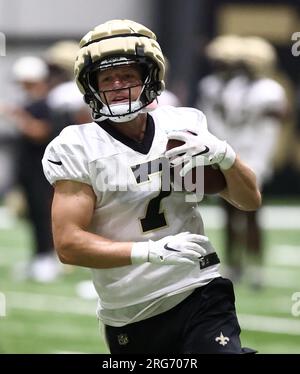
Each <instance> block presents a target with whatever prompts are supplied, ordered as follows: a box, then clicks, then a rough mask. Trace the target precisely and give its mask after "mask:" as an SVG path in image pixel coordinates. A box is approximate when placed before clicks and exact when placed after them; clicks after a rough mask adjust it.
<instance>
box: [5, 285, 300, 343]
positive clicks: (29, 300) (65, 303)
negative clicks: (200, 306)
mask: <svg viewBox="0 0 300 374" xmlns="http://www.w3.org/2000/svg"><path fill="white" fill-rule="evenodd" d="M6 297H7V309H8V317H9V309H22V310H32V311H39V312H56V313H64V314H68V313H70V314H78V315H85V316H95V303H94V302H93V303H92V302H87V301H85V300H80V299H76V298H73V297H64V296H55V295H41V294H33V293H23V292H6ZM238 317H239V321H240V323H241V327H242V329H244V330H249V331H261V332H269V333H276V334H287V335H299V336H300V318H294V319H292V318H276V317H271V316H259V315H249V314H239V315H238Z"/></svg>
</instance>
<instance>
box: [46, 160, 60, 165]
mask: <svg viewBox="0 0 300 374" xmlns="http://www.w3.org/2000/svg"><path fill="white" fill-rule="evenodd" d="M48 161H49V162H51V163H52V164H55V165H62V162H61V161H53V160H49V159H48Z"/></svg>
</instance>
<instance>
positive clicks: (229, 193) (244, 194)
mask: <svg viewBox="0 0 300 374" xmlns="http://www.w3.org/2000/svg"><path fill="white" fill-rule="evenodd" d="M223 174H224V176H225V179H226V182H227V188H226V190H225V191H223V192H222V193H221V194H220V195H221V196H222V197H223V198H224V199H226V200H227V201H228V202H230V203H231V204H232V205H234V206H235V207H237V208H238V209H241V210H245V211H251V210H256V209H258V208H259V207H260V205H261V194H260V191H259V189H258V187H257V184H256V177H255V174H254V172H253V171H252V170H251V169H250V168H249V167H248V166H247V165H245V164H244V163H243V162H242V161H241V160H240V159H239V157H237V158H236V161H235V163H234V165H233V166H232V167H231V168H230V169H228V170H224V171H223Z"/></svg>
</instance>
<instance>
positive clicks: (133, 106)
mask: <svg viewBox="0 0 300 374" xmlns="http://www.w3.org/2000/svg"><path fill="white" fill-rule="evenodd" d="M130 65H134V66H137V67H138V68H139V70H140V75H141V83H140V84H133V85H128V86H124V87H121V88H115V89H109V90H107V89H106V90H99V88H98V83H97V74H98V73H99V72H101V71H104V70H107V69H109V68H114V67H119V66H130ZM151 65H153V64H151ZM150 70H153V67H151V66H150V63H148V64H147V65H146V64H143V63H141V64H139V62H138V61H136V58H134V59H130V58H128V57H122V56H118V57H110V58H108V59H105V60H103V61H102V62H101V63H100V64H97V66H96V67H94V69H93V70H92V71H91V72H90V73H88V74H87V85H88V88H89V91H90V93H91V95H88V96H89V99H91V98H92V100H91V101H92V102H91V101H90V102H89V104H90V105H91V104H92V108H93V118H94V120H97V121H103V120H106V119H110V120H111V121H113V122H116V123H122V122H128V121H131V120H133V119H134V118H136V117H137V116H138V114H139V113H140V112H147V109H144V108H146V106H148V105H149V104H150V103H151V102H152V101H153V100H154V99H155V97H156V96H154V95H152V96H151V95H149V93H150V88H151V87H152V86H153V83H152V84H151V83H150V82H151V75H150ZM136 87H141V91H140V94H139V96H138V97H137V98H136V99H135V100H133V99H132V89H134V88H136ZM125 90H128V95H127V96H128V102H126V101H125V102H120V103H115V104H109V102H108V98H107V95H108V94H109V93H110V92H117V91H125ZM143 109H144V110H143Z"/></svg>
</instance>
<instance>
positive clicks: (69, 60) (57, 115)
mask: <svg viewBox="0 0 300 374" xmlns="http://www.w3.org/2000/svg"><path fill="white" fill-rule="evenodd" d="M77 52H78V42H76V41H75V40H61V41H58V42H56V43H54V44H53V45H51V46H50V47H49V48H48V49H47V50H46V52H45V56H44V57H45V60H46V62H47V64H48V68H49V80H48V82H49V86H50V88H51V89H50V92H49V94H48V98H47V104H48V105H49V107H50V108H51V111H52V113H53V114H52V116H53V117H54V122H55V125H56V132H57V134H59V133H60V131H61V130H62V129H63V128H64V127H65V126H67V125H69V124H74V123H75V124H81V123H86V122H88V121H90V120H91V115H90V110H89V107H88V106H87V105H86V103H85V102H84V101H83V98H82V95H81V94H80V92H79V91H78V88H77V86H76V83H75V82H74V63H75V59H76V56H77Z"/></svg>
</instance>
